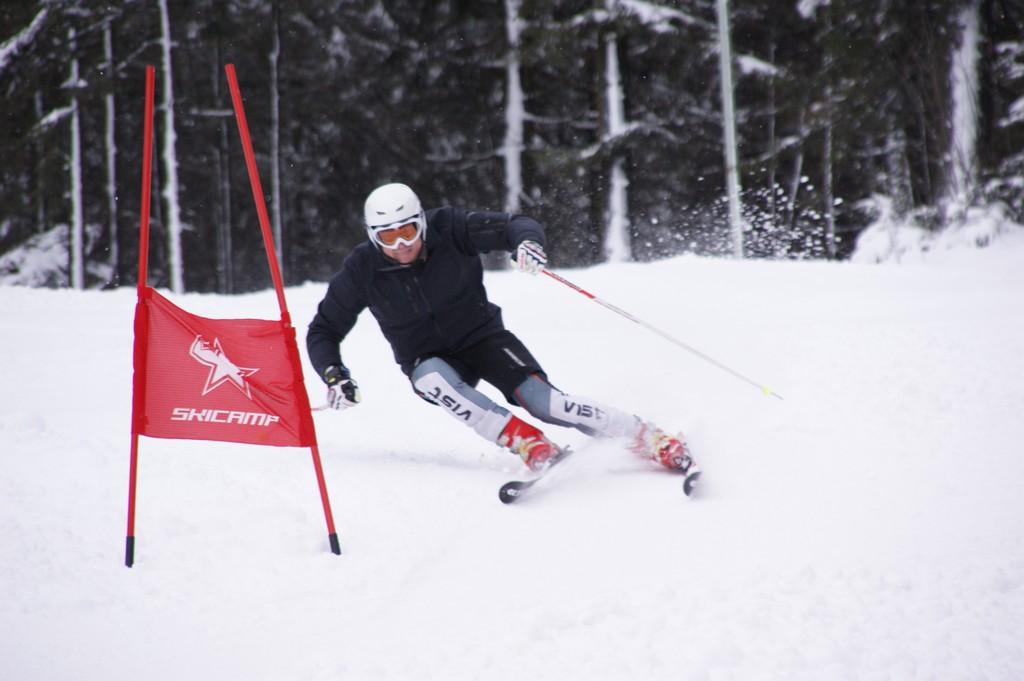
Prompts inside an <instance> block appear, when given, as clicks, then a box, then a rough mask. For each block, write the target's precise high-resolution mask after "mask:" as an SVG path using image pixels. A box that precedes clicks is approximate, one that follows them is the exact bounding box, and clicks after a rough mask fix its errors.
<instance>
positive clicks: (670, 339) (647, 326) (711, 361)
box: [541, 269, 782, 400]
mask: <svg viewBox="0 0 1024 681" xmlns="http://www.w3.org/2000/svg"><path fill="white" fill-rule="evenodd" d="M541 272H543V273H544V274H546V275H548V276H549V277H551V278H552V279H554V280H555V281H557V282H559V283H562V284H565V285H566V286H568V287H569V288H571V289H572V290H574V291H576V292H577V293H581V294H583V295H585V296H586V297H587V298H590V299H591V300H593V301H594V302H595V303H597V304H598V305H600V306H602V307H605V308H607V309H609V310H611V311H612V312H614V313H616V314H618V315H621V316H623V317H625V318H626V319H628V320H629V321H631V322H634V323H636V324H639V325H640V326H642V327H644V328H645V329H647V330H648V331H651V332H653V333H656V334H658V335H659V336H661V337H662V338H664V339H665V340H667V341H668V342H669V343H672V344H673V345H676V346H678V347H680V348H682V349H683V350H686V351H687V352H690V353H692V354H694V355H696V356H697V357H700V358H701V359H702V360H704V361H705V362H708V363H709V364H712V365H714V366H716V367H718V368H719V369H721V370H722V371H724V372H726V373H728V374H731V375H732V376H734V377H735V378H738V379H739V380H741V381H743V382H744V383H748V384H750V385H752V386H754V387H755V388H757V389H758V390H760V391H761V392H762V393H763V394H764V395H765V396H766V397H767V396H769V395H770V396H772V397H775V398H778V399H780V400H781V399H782V395H779V394H778V393H777V392H775V391H774V390H771V389H770V388H768V387H767V386H763V385H761V384H760V383H758V382H757V381H754V380H752V379H750V378H747V377H746V376H744V375H743V374H741V373H740V372H738V371H736V370H735V369H732V368H730V367H728V366H726V365H724V364H722V363H721V362H719V361H718V360H717V359H714V358H713V357H709V356H708V355H706V354H704V353H703V352H701V351H700V350H698V349H696V348H694V347H692V346H690V345H687V344H686V343H684V342H683V341H681V340H679V339H677V338H674V337H673V336H670V335H669V334H667V333H665V332H664V331H662V330H661V329H659V328H657V327H655V326H652V325H651V324H648V323H647V322H645V321H644V320H642V319H638V318H637V317H634V316H633V315H631V314H630V313H628V312H626V311H625V310H623V309H622V308H621V307H616V306H615V305H612V304H611V303H609V302H608V301H605V300H601V299H600V298H598V297H597V296H595V295H594V294H593V293H591V292H590V291H587V290H586V289H584V288H582V287H581V286H577V285H576V284H574V283H572V282H571V281H569V280H568V279H566V278H565V277H561V276H559V275H557V274H555V273H554V272H552V271H551V270H549V269H542V270H541Z"/></svg>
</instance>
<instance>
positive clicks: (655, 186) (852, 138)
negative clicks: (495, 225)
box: [0, 0, 1024, 293]
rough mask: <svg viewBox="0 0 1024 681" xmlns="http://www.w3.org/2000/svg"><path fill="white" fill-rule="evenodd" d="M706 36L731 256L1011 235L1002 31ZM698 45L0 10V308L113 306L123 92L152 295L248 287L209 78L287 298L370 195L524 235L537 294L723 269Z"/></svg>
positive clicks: (574, 13) (633, 0) (857, 11)
mask: <svg viewBox="0 0 1024 681" xmlns="http://www.w3.org/2000/svg"><path fill="white" fill-rule="evenodd" d="M728 17H729V22H730V35H731V42H732V54H733V59H732V69H733V86H734V87H733V93H734V97H735V116H734V123H735V128H736V134H737V147H738V154H739V158H738V180H739V182H738V185H739V188H740V194H739V196H740V199H741V205H742V217H743V221H744V223H745V231H744V233H743V244H742V246H743V253H744V255H745V256H747V257H771V258H846V257H849V256H850V254H851V253H852V252H853V250H854V245H855V240H856V238H857V237H858V235H860V234H861V233H862V232H863V231H864V230H865V229H866V228H867V227H869V226H871V225H878V224H880V223H885V224H895V223H899V224H905V225H913V226H916V227H917V228H920V229H921V230H923V231H924V232H925V233H940V232H942V231H944V230H951V229H955V228H956V226H957V225H958V224H961V223H963V222H964V221H965V215H966V214H967V213H968V212H969V211H971V210H975V211H977V210H984V211H987V212H989V213H991V214H993V215H995V216H997V219H999V220H1005V221H1007V222H1022V221H1024V1H1022V0H931V1H930V2H911V1H909V0H870V1H869V0H831V1H829V0H787V1H786V2H778V1H776V0H732V2H731V3H730V5H729V11H728ZM719 44H720V43H719V31H718V23H717V15H716V3H715V2H714V0H663V1H661V2H643V1H642V0H430V1H412V0H409V1H406V2H389V1H385V0H316V1H309V0H297V1H292V2H282V1H280V0H174V1H173V2H171V1H170V0H153V1H151V2H142V1H128V2H122V3H106V2H93V1H89V0H81V1H69V0H42V1H36V2H29V1H27V0H12V1H7V2H4V3H3V4H2V7H0V91H2V93H3V99H2V102H0V112H2V115H0V121H2V125H0V159H2V160H0V282H4V283H16V284H24V285H31V286H72V287H76V288H84V287H112V286H117V285H120V284H122V283H128V284H131V283H133V282H134V276H135V268H136V258H137V247H138V238H137V229H138V215H139V194H140V190H139V176H140V164H141V159H140V156H141V147H142V118H143V116H142V113H143V90H144V66H145V65H146V64H154V65H156V67H157V112H156V119H155V126H156V127H155V131H156V135H157V138H156V148H155V158H154V167H153V170H154V202H153V230H154V238H153V244H152V248H153V252H152V255H151V261H150V262H151V265H150V272H151V275H150V277H151V279H150V283H151V284H153V285H156V286H166V287H169V288H172V289H174V290H176V291H181V290H192V291H219V292H224V293H232V292H239V291H247V290H254V289H260V288H265V287H267V286H269V283H270V282H269V275H268V273H267V268H266V265H265V262H264V255H263V251H262V243H261V241H260V239H259V237H258V232H257V228H256V216H255V209H254V206H253V201H252V197H251V190H250V188H249V185H248V181H247V179H246V176H245V166H244V162H243V160H242V156H241V150H240V145H239V141H238V133H237V128H236V127H235V122H234V119H233V118H232V114H231V104H230V99H229V95H228V91H227V85H226V81H225V77H224V71H223V65H224V64H225V63H229V62H230V63H234V64H235V65H236V68H237V69H238V73H239V78H240V80H241V88H242V93H243V95H244V97H245V101H246V112H247V115H248V119H249V125H250V128H251V130H252V133H253V136H254V144H255V147H256V151H257V155H258V162H259V165H260V170H261V175H262V179H263V185H264V189H265V190H266V192H267V199H268V205H269V207H270V211H271V220H272V223H273V226H274V229H275V233H276V235H277V240H278V243H279V244H280V245H281V249H280V250H281V254H282V258H283V272H284V276H285V281H286V283H288V284H295V283H300V282H302V281H306V280H310V279H313V280H324V279H326V278H328V277H329V276H330V274H331V272H333V271H334V270H335V269H336V268H337V266H338V265H339V264H340V261H341V258H342V257H343V256H344V254H345V253H346V252H347V251H348V250H349V249H350V248H351V247H352V246H353V245H355V244H356V243H358V242H359V241H360V240H362V239H363V238H364V235H363V231H362V227H361V207H362V202H363V200H364V198H365V196H366V194H367V192H368V191H370V190H371V189H372V188H373V187H374V186H376V185H377V184H379V183H382V182H386V181H392V180H397V181H404V182H407V183H409V184H411V185H412V186H413V187H415V188H416V189H417V190H418V192H419V193H420V195H421V197H422V198H423V200H424V202H425V203H426V204H427V205H440V204H445V203H448V204H453V205H459V206H463V207H466V208H480V209H493V210H509V211H520V212H525V213H528V214H530V215H533V216H535V217H537V218H538V219H540V220H541V221H542V222H544V223H545V224H546V225H547V228H548V236H549V251H550V254H551V257H552V261H553V263H554V264H555V265H557V266H559V267H565V266H581V265H589V264H593V263H596V262H602V261H605V260H613V261H614V260H629V259H633V260H650V259H655V258H661V257H665V256H670V255H676V254H679V253H683V252H693V253H698V254H730V253H734V252H735V249H734V245H733V243H732V241H731V236H730V214H729V213H730V211H729V204H728V201H727V199H726V196H727V191H726V185H727V173H726V170H725V168H726V161H725V154H724V151H723V146H724V145H723V127H724V123H725V122H726V121H725V119H724V117H723V113H722V112H723V98H722V95H721V75H720V74H721V73H722V72H721V71H720V69H719ZM890 246H891V247H895V244H891V245H890ZM491 264H492V265H495V266H497V265H498V263H497V260H495V261H492V262H491Z"/></svg>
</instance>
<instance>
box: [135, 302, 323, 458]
mask: <svg viewBox="0 0 1024 681" xmlns="http://www.w3.org/2000/svg"><path fill="white" fill-rule="evenodd" d="M135 314H136V319H135V330H136V334H137V335H138V337H139V338H141V339H142V343H141V345H142V347H141V348H140V349H141V350H142V352H141V353H140V354H141V356H140V357H137V358H136V364H137V366H136V385H135V399H136V400H137V401H138V402H139V404H137V405H136V409H135V422H134V423H133V428H134V431H133V432H136V433H138V434H140V435H148V436H149V437H163V438H178V439H188V440H222V441H227V442H244V443H248V444H256V445H277V446H286V447H311V446H313V445H315V444H316V437H315V435H314V432H315V431H314V429H313V422H312V416H311V414H310V409H309V399H308V397H307V396H306V390H305V386H304V384H303V382H302V370H301V368H300V367H299V357H298V352H297V350H296V345H295V329H294V328H292V327H291V326H285V325H284V324H283V323H282V322H280V321H269V320H262V319H206V318H204V317H199V316H197V315H194V314H190V313H188V312H186V311H184V310H182V309H181V308H179V307H177V306H175V305H174V304H173V303H171V301H169V300H167V299H166V298H164V297H163V296H161V295H160V294H159V293H157V292H156V291H155V290H153V289H152V288H148V287H147V288H145V289H144V290H143V295H142V297H141V298H140V300H139V303H138V306H137V308H136V313H135Z"/></svg>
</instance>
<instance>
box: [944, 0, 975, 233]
mask: <svg viewBox="0 0 1024 681" xmlns="http://www.w3.org/2000/svg"><path fill="white" fill-rule="evenodd" d="M980 9H981V7H980V3H979V2H978V0H974V1H973V2H971V3H970V5H969V6H967V7H965V8H964V9H963V10H962V11H961V12H960V17H959V24H960V28H961V32H960V45H959V46H958V47H957V48H956V49H955V50H954V52H953V57H952V60H951V61H952V65H951V67H950V90H951V91H952V100H953V101H952V107H951V109H952V114H951V115H952V120H951V122H950V129H951V131H952V139H951V140H950V151H951V153H950V168H949V173H948V175H949V178H950V182H949V187H948V188H947V190H946V197H947V211H946V213H947V214H946V220H947V222H951V221H959V220H962V219H963V215H964V212H965V211H966V210H967V206H968V205H970V203H971V200H972V199H973V195H974V193H975V190H976V186H977V168H976V157H977V153H976V152H977V137H978V55H979V50H978V44H979V41H980V34H979V30H978V25H979V19H980V17H979V12H980Z"/></svg>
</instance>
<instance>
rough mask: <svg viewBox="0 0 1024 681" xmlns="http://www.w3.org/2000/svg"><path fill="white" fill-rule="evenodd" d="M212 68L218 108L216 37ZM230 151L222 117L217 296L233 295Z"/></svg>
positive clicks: (217, 162)
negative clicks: (220, 294) (223, 294)
mask: <svg viewBox="0 0 1024 681" xmlns="http://www.w3.org/2000/svg"><path fill="white" fill-rule="evenodd" d="M213 54H214V59H213V64H212V69H211V70H212V74H211V76H212V80H213V101H214V103H215V104H216V106H220V105H221V94H220V83H221V78H223V76H224V73H223V71H221V37H220V35H218V36H217V44H216V45H215V46H214V50H213ZM230 158H231V156H230V150H229V148H228V120H227V117H226V116H218V117H217V146H216V147H215V148H214V152H213V160H214V172H216V174H217V187H218V192H217V197H218V201H217V206H218V214H217V216H216V218H215V219H216V222H217V232H216V234H217V290H218V291H220V292H221V293H234V292H235V282H234V272H233V269H232V262H231V170H230Z"/></svg>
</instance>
